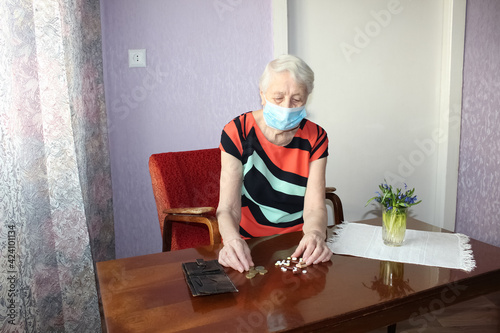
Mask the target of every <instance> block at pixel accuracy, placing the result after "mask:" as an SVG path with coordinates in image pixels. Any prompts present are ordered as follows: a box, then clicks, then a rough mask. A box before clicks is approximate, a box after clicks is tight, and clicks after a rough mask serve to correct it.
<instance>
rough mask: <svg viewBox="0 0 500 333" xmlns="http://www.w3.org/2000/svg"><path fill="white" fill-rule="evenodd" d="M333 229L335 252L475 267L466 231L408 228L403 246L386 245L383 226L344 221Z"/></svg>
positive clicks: (330, 242)
mask: <svg viewBox="0 0 500 333" xmlns="http://www.w3.org/2000/svg"><path fill="white" fill-rule="evenodd" d="M332 230H333V231H332ZM332 230H330V231H329V235H328V239H327V245H328V247H329V248H330V250H332V252H333V253H336V254H346V255H352V256H356V257H363V258H370V259H378V260H387V261H396V262H403V263H409V264H418V265H426V266H437V267H446V268H456V269H463V270H465V271H468V272H470V271H472V270H473V269H474V268H475V267H476V262H475V261H474V256H473V254H472V250H471V246H470V244H469V237H467V236H466V235H463V234H456V233H449V234H448V233H440V232H430V231H420V230H411V229H408V230H406V236H405V241H404V243H403V245H402V246H399V247H393V246H387V245H384V242H383V241H382V227H380V226H372V225H368V224H363V223H349V222H344V223H342V224H340V225H338V226H336V227H335V228H334V229H332ZM334 232H335V234H334Z"/></svg>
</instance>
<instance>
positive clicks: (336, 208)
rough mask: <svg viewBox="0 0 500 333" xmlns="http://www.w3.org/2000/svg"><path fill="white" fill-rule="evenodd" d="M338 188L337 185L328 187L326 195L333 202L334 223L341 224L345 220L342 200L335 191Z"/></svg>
mask: <svg viewBox="0 0 500 333" xmlns="http://www.w3.org/2000/svg"><path fill="white" fill-rule="evenodd" d="M336 190H337V189H336V188H335V187H326V190H325V192H326V193H325V197H326V198H327V199H328V200H330V201H331V202H332V204H333V212H334V223H335V224H341V223H342V222H344V210H343V208H342V201H340V198H339V196H338V195H337V194H336V193H334V192H335V191H336Z"/></svg>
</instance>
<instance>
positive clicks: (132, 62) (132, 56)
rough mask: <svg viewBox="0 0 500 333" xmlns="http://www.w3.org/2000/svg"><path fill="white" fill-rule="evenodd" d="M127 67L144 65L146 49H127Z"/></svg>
mask: <svg viewBox="0 0 500 333" xmlns="http://www.w3.org/2000/svg"><path fill="white" fill-rule="evenodd" d="M128 67H146V50H145V49H138V50H128Z"/></svg>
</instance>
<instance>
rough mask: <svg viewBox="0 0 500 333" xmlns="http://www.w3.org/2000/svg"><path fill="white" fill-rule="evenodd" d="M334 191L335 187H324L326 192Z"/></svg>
mask: <svg viewBox="0 0 500 333" xmlns="http://www.w3.org/2000/svg"><path fill="white" fill-rule="evenodd" d="M335 191H337V189H336V188H335V187H325V192H326V193H333V192H335Z"/></svg>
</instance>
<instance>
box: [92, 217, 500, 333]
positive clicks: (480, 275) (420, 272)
mask: <svg viewBox="0 0 500 333" xmlns="http://www.w3.org/2000/svg"><path fill="white" fill-rule="evenodd" d="M362 222H363V223H370V224H376V225H380V223H381V222H380V221H379V220H378V219H373V220H367V221H362ZM408 228H411V229H418V230H429V231H441V229H439V228H436V227H433V226H431V225H428V224H425V223H423V222H420V221H417V220H414V219H411V218H409V219H408ZM301 236H302V235H301V233H291V234H286V235H279V236H271V237H264V238H258V239H252V240H250V241H248V243H249V245H250V248H251V250H252V256H253V259H254V263H255V264H256V265H262V266H264V267H265V268H266V269H268V271H269V272H268V273H267V274H265V275H257V276H256V277H254V278H253V279H247V278H246V277H245V274H244V273H239V272H237V271H234V270H232V269H226V271H227V273H228V275H229V277H230V278H231V280H232V281H233V282H234V284H235V285H236V287H237V288H238V290H239V292H238V293H229V294H219V295H212V296H200V297H192V296H191V293H190V291H189V288H188V286H187V284H186V282H185V279H184V275H183V272H182V268H181V263H182V262H188V261H194V260H195V259H198V258H203V259H205V260H210V259H216V258H217V253H218V250H219V249H220V248H219V246H214V247H210V246H208V247H202V248H198V249H186V250H180V251H174V252H165V253H158V254H151V255H145V256H139V257H133V258H126V259H118V260H111V261H106V262H99V263H97V273H98V277H99V283H100V292H101V296H102V302H103V308H104V315H105V319H106V325H107V329H108V332H110V333H114V332H120V333H124V332H148V333H152V332H179V331H189V332H205V333H207V332H247V333H249V332H277V331H296V332H303V331H307V332H308V331H325V332H336V331H338V332H365V331H368V330H371V329H376V328H378V327H383V326H386V325H389V324H391V323H395V322H398V321H401V320H405V319H408V318H410V323H411V324H414V325H415V328H419V327H425V326H424V325H425V324H426V323H425V321H423V319H422V318H420V319H415V320H414V321H413V323H412V318H414V317H416V316H417V315H422V314H424V313H426V312H429V311H432V310H439V309H441V308H442V307H444V306H448V305H451V304H454V303H456V302H460V301H464V300H467V299H469V298H472V297H475V296H478V295H481V294H486V293H489V292H492V291H495V290H499V289H500V282H499V281H500V260H499V259H498V258H499V257H500V248H498V247H494V246H491V245H488V244H485V243H482V242H479V241H476V240H473V239H471V242H470V244H471V246H472V250H473V252H474V258H475V260H476V264H477V267H476V269H475V270H473V271H472V272H469V273H467V272H465V271H461V270H455V269H447V268H438V267H428V266H421V265H413V264H402V263H390V262H381V261H379V260H373V259H365V258H358V257H352V256H342V255H334V256H333V257H332V260H331V262H328V263H323V264H318V265H314V266H310V267H308V268H307V274H297V275H294V274H292V272H290V271H288V272H282V271H281V270H280V269H279V268H276V267H275V262H276V261H277V260H281V259H285V258H286V257H288V256H289V255H291V253H292V252H293V250H294V248H295V247H296V246H297V244H298V242H299V240H300V238H301Z"/></svg>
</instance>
